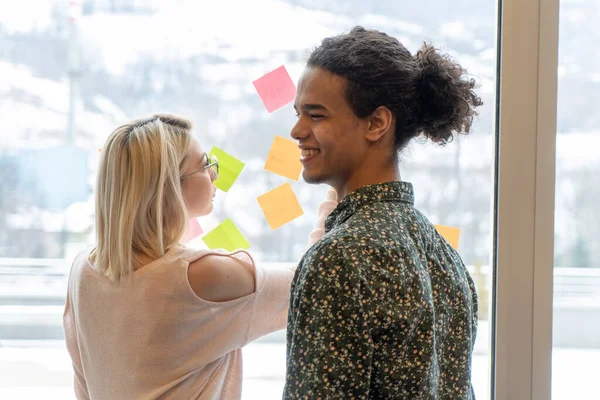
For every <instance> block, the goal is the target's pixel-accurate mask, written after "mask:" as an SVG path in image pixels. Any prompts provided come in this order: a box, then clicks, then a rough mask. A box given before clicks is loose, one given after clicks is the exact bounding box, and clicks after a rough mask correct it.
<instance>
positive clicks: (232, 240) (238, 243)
mask: <svg viewBox="0 0 600 400" xmlns="http://www.w3.org/2000/svg"><path fill="white" fill-rule="evenodd" d="M202 240H203V241H204V243H206V245H207V246H208V248H209V249H225V250H227V251H235V250H238V249H249V248H250V243H249V242H248V240H246V238H245V237H244V235H243V234H242V232H240V230H239V229H238V228H237V226H235V224H234V223H233V221H232V220H231V219H229V218H228V219H226V220H225V221H223V222H222V223H221V224H219V226H217V227H216V228H215V229H213V230H212V231H210V232H208V233H207V234H206V235H205V236H204V237H203V238H202Z"/></svg>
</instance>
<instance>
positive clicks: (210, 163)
mask: <svg viewBox="0 0 600 400" xmlns="http://www.w3.org/2000/svg"><path fill="white" fill-rule="evenodd" d="M204 159H205V160H206V161H205V163H204V166H203V167H202V168H200V169H198V170H196V171H194V172H190V173H189V174H185V175H184V176H182V177H181V180H184V179H186V178H187V177H189V176H190V175H194V174H196V173H198V172H200V171H203V170H205V169H208V168H210V170H211V172H212V173H213V174H214V175H215V179H217V178H218V177H219V160H218V159H217V156H214V155H213V156H209V155H208V154H206V153H204Z"/></svg>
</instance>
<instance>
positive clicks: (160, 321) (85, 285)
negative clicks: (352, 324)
mask: <svg viewBox="0 0 600 400" xmlns="http://www.w3.org/2000/svg"><path fill="white" fill-rule="evenodd" d="M191 129H192V126H191V124H190V122H189V121H187V120H186V119H183V118H179V117H176V116H173V115H155V116H152V117H150V118H146V119H140V120H136V121H133V122H130V123H128V124H125V125H123V126H121V127H119V128H117V129H116V130H115V131H114V132H113V133H112V134H111V135H110V137H109V138H108V139H107V141H106V144H105V145H104V147H103V148H102V153H101V160H100V166H99V170H98V178H97V186H96V244H95V247H94V248H93V249H91V250H89V251H84V252H82V253H81V254H80V255H79V256H78V257H77V258H76V260H75V262H74V263H73V267H72V269H71V273H70V276H69V284H68V293H67V301H66V306H65V312H64V321H63V323H64V331H65V337H66V342H67V348H68V351H69V354H70V355H71V358H72V361H73V369H74V373H75V382H74V384H75V393H76V395H77V398H78V399H110V400H114V399H158V398H160V399H239V398H240V397H241V382H242V358H241V350H240V349H241V348H242V347H243V346H244V345H246V344H248V343H250V342H252V341H253V340H255V339H257V338H259V337H261V336H264V335H266V334H269V333H271V332H274V331H277V330H280V329H283V328H285V325H286V317H287V310H288V302H289V295H290V294H289V291H290V282H291V280H292V278H293V275H294V269H292V268H290V269H262V268H259V267H258V266H255V265H254V262H253V260H252V258H251V256H250V255H249V254H248V253H247V252H245V251H237V252H234V253H220V252H216V251H208V250H193V249H189V248H186V247H185V246H183V245H180V243H179V242H180V240H181V238H182V236H183V235H184V233H185V229H186V226H187V223H188V220H189V219H190V218H195V217H198V216H202V215H206V214H208V213H210V212H211V211H212V207H213V206H212V199H213V197H214V195H215V186H214V185H213V181H214V180H215V179H216V178H217V174H218V160H216V159H214V158H211V157H209V156H208V155H207V154H206V153H205V152H204V150H203V149H202V147H201V145H200V143H199V142H198V141H197V140H196V139H195V138H194V137H193V135H192V134H191ZM324 204H325V205H324ZM324 204H322V205H321V208H320V210H319V215H320V218H319V219H320V222H319V224H318V225H319V226H318V227H317V229H316V230H315V231H313V233H311V241H312V242H314V241H316V240H317V239H318V238H319V236H320V234H321V233H322V232H321V230H322V225H323V220H324V218H325V217H326V216H327V214H328V213H329V211H330V210H331V208H333V207H335V205H336V204H337V202H336V201H331V199H330V200H329V201H327V202H325V203H324Z"/></svg>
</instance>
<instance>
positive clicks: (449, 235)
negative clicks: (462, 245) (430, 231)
mask: <svg viewBox="0 0 600 400" xmlns="http://www.w3.org/2000/svg"><path fill="white" fill-rule="evenodd" d="M435 229H437V231H438V232H439V234H440V235H442V236H443V237H444V239H446V241H447V242H448V243H450V245H451V246H452V247H454V249H455V250H458V240H459V239H460V228H454V227H452V226H446V225H435Z"/></svg>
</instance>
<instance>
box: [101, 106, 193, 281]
mask: <svg viewBox="0 0 600 400" xmlns="http://www.w3.org/2000/svg"><path fill="white" fill-rule="evenodd" d="M191 129H192V124H191V123H190V121H188V120H186V119H183V118H180V117H177V116H174V115H168V114H157V115H153V116H152V117H149V118H143V119H138V120H135V121H132V122H129V123H127V124H125V125H123V126H121V127H119V128H117V129H116V130H115V131H114V132H112V134H111V135H110V137H109V138H108V139H107V140H106V144H105V145H104V147H103V148H102V150H101V153H100V154H101V157H100V166H99V169H98V178H97V184H96V248H95V249H94V251H93V252H92V254H91V256H90V259H91V261H92V263H93V264H94V265H95V267H96V269H97V270H98V271H100V272H101V273H103V274H104V275H106V276H108V277H109V278H111V279H113V280H119V279H121V278H122V277H124V276H126V275H128V274H130V273H131V272H133V271H134V269H135V267H136V266H139V265H140V264H141V259H140V257H141V256H147V257H150V258H151V259H157V258H160V257H162V256H163V255H165V253H166V252H167V251H169V250H170V249H171V247H173V246H174V245H177V244H178V242H179V240H180V239H181V237H182V235H183V234H184V232H185V229H186V226H187V222H188V215H187V209H186V206H185V201H184V199H183V196H182V193H181V177H182V176H183V168H184V164H185V162H186V159H187V154H188V149H189V146H190V140H191Z"/></svg>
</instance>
